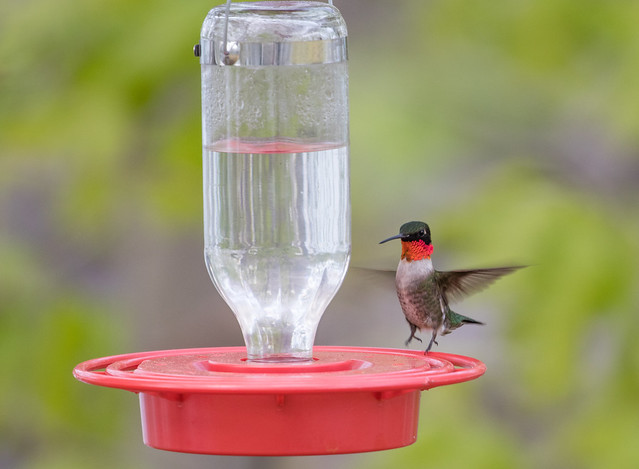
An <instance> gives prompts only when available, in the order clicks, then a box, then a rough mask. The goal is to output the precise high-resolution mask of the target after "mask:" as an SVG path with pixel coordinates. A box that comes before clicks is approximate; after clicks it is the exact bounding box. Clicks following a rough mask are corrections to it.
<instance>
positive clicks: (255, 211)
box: [74, 1, 485, 456]
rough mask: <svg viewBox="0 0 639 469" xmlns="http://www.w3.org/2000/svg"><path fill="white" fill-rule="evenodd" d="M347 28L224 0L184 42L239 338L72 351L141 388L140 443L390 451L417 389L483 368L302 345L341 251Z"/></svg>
mask: <svg viewBox="0 0 639 469" xmlns="http://www.w3.org/2000/svg"><path fill="white" fill-rule="evenodd" d="M346 37H347V33H346V25H345V23H344V20H343V18H342V16H341V14H340V13H339V11H338V10H337V9H336V8H335V7H334V6H333V5H332V4H326V3H322V2H306V1H272V2H255V3H234V4H231V2H230V1H229V2H227V3H226V4H225V5H221V6H218V7H215V8H213V9H212V10H211V11H210V12H209V14H208V15H207V17H206V19H205V20H204V24H203V26H202V30H201V37H200V42H199V44H197V45H196V46H195V54H196V55H197V56H199V58H200V64H201V76H202V136H203V169H204V178H203V180H204V237H205V260H206V266H207V269H208V271H209V274H210V276H211V279H212V280H213V283H214V284H215V287H216V288H217V290H218V291H219V293H220V294H221V296H222V297H223V298H224V300H225V301H226V302H227V303H228V305H229V307H230V308H231V309H232V311H233V313H234V314H235V316H236V318H237V320H238V322H239V324H240V327H241V329H242V333H243V336H244V341H245V343H246V347H218V348H205V349H184V350H166V351H156V352H143V353H133V354H127V355H118V356H112V357H105V358H98V359H94V360H89V361H86V362H83V363H80V364H79V365H78V366H77V367H76V368H75V370H74V375H75V377H76V378H77V379H79V380H80V381H83V382H86V383H90V384H95V385H100V386H106V387H113V388H119V389H125V390H128V391H132V392H135V393H138V394H139V398H140V407H141V416H142V433H143V438H144V442H145V443H146V444H147V445H149V446H151V447H153V448H158V449H164V450H169V451H178V452H191V453H203V454H220V455H222V454H224V455H252V456H258V455H261V456H266V455H268V456H290V455H311V454H315V455H319V454H337V453H354V452H364V451H376V450H384V449H391V448H397V447H400V446H406V445H409V444H411V443H413V442H414V441H415V439H416V435H417V422H418V414H419V400H420V393H421V391H423V390H426V389H430V388H433V387H436V386H442V385H446V384H454V383H459V382H463V381H467V380H470V379H474V378H477V377H479V376H481V375H482V374H483V373H484V371H485V366H484V364H483V363H481V362H480V361H478V360H475V359H472V358H468V357H463V356H459V355H451V354H445V353H429V354H427V355H425V354H424V353H423V352H421V351H412V350H399V349H381V348H362V347H328V346H315V347H314V346H313V343H314V339H315V332H316V329H317V326H318V323H319V320H320V318H321V316H322V314H323V312H324V310H325V309H326V307H327V305H328V303H329V302H330V301H331V300H332V298H333V296H334V295H335V293H336V292H337V290H338V288H339V287H340V285H341V283H342V280H343V278H344V275H345V273H346V270H347V268H348V262H349V258H350V198H349V130H348V129H349V126H348V71H347V46H346Z"/></svg>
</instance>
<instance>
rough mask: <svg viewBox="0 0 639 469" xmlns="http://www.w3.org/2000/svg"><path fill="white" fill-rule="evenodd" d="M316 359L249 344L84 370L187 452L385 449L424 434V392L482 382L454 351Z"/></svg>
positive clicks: (320, 350)
mask: <svg viewBox="0 0 639 469" xmlns="http://www.w3.org/2000/svg"><path fill="white" fill-rule="evenodd" d="M313 352H314V359H313V361H312V362H291V363H255V362H248V361H247V360H246V358H245V357H246V349H245V348H244V347H225V348H205V349H185V350H167V351H158V352H146V353H135V354H128V355H118V356H114V357H106V358H98V359H95V360H89V361H86V362H84V363H81V364H79V365H78V366H77V367H76V368H75V369H74V376H75V377H76V378H77V379H79V380H80V381H84V382H86V383H90V384H96V385H100V386H107V387H113V388H119V389H126V390H129V391H133V392H136V393H139V396H140V407H141V412H142V430H143V435H144V442H145V443H146V444H147V445H148V446H151V447H153V448H158V449H163V450H168V451H179V452H188V453H204V454H225V455H242V456H299V455H311V454H315V455H318V454H338V453H358V452H364V451H377V450H385V449H391V448H398V447H401V446H406V445H410V444H411V443H414V442H415V439H416V437H417V422H418V418H419V398H420V391H423V390H426V389H430V388H433V387H436V386H442V385H446V384H454V383H460V382H463V381H468V380H471V379H475V378H477V377H479V376H481V375H482V374H483V373H484V372H485V370H486V367H485V365H484V364H483V363H482V362H480V361H478V360H475V359H473V358H468V357H463V356H460V355H451V354H446V353H436V352H431V353H429V354H428V355H424V353H423V352H421V351H412V350H395V349H379V348H359V347H315V348H314V350H313Z"/></svg>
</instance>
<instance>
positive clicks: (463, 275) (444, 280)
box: [435, 265, 525, 302]
mask: <svg viewBox="0 0 639 469" xmlns="http://www.w3.org/2000/svg"><path fill="white" fill-rule="evenodd" d="M523 267H525V266H523V265H518V266H512V267H495V268H491V269H470V270H451V271H448V272H440V271H436V272H435V275H437V282H438V284H439V287H440V289H441V291H442V293H444V295H445V297H446V298H447V299H448V301H450V302H454V301H456V300H460V299H462V298H463V297H465V296H469V295H472V294H473V293H477V292H478V291H481V290H483V289H484V288H486V287H488V286H489V285H490V284H491V283H493V282H494V281H495V280H497V279H498V278H500V277H503V276H504V275H506V274H510V273H512V272H514V271H516V270H519V269H521V268H523Z"/></svg>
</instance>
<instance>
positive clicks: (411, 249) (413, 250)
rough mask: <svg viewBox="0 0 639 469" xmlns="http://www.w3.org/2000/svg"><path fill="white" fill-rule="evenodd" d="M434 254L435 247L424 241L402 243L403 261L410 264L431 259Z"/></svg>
mask: <svg viewBox="0 0 639 469" xmlns="http://www.w3.org/2000/svg"><path fill="white" fill-rule="evenodd" d="M432 253H433V245H432V244H426V242H425V241H423V240H421V239H420V240H418V241H402V259H405V260H407V261H409V262H411V261H420V260H422V259H430V255H431V254H432Z"/></svg>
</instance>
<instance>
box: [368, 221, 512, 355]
mask: <svg viewBox="0 0 639 469" xmlns="http://www.w3.org/2000/svg"><path fill="white" fill-rule="evenodd" d="M393 239H400V240H401V242H402V255H401V258H400V260H399V266H398V267H397V273H396V274H395V287H396V289H397V297H398V298H399V304H400V305H401V307H402V311H403V312H404V316H406V320H407V321H408V324H409V325H410V336H409V337H408V340H407V341H406V345H408V344H409V343H410V342H411V340H413V339H416V340H418V341H420V342H421V341H422V339H420V338H419V337H417V336H415V333H416V332H417V330H418V329H419V330H420V331H424V332H430V333H431V338H430V342H429V343H428V347H427V348H426V351H425V352H424V353H425V354H426V353H428V352H429V351H430V349H431V348H432V347H433V344H437V341H436V339H437V336H438V335H439V334H441V335H446V334H449V333H451V332H452V331H454V330H455V329H457V328H459V327H461V326H463V325H464V324H480V325H483V324H484V323H482V322H480V321H477V320H475V319H472V318H469V317H467V316H463V315H461V314H459V313H456V312H454V311H453V310H451V309H450V306H449V304H450V302H451V301H454V300H458V299H461V298H463V297H464V296H467V295H470V294H472V293H475V292H477V291H479V290H482V289H484V288H485V287H487V286H488V285H490V284H491V283H493V282H494V281H495V280H497V279H498V278H499V277H502V276H504V275H506V274H509V273H511V272H514V271H516V270H518V269H521V268H522V267H524V266H512V267H495V268H488V269H472V270H451V271H449V272H442V271H439V270H435V268H434V267H433V262H432V261H431V259H430V257H431V255H432V254H433V243H432V240H431V236H430V228H429V227H428V225H427V224H426V223H424V222H421V221H411V222H408V223H404V224H403V225H402V226H401V227H400V229H399V234H398V235H395V236H391V237H390V238H387V239H385V240H383V241H380V243H379V244H382V243H385V242H387V241H391V240H393ZM437 345H438V344H437Z"/></svg>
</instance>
